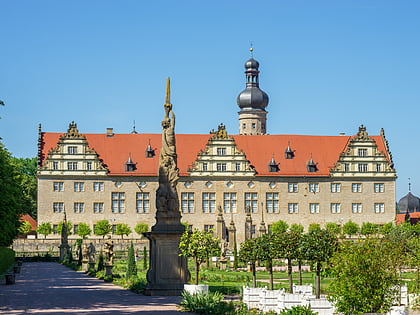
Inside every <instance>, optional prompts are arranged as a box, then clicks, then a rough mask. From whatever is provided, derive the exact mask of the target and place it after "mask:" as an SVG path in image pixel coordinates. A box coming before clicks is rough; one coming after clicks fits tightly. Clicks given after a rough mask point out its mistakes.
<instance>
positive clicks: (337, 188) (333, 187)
mask: <svg viewBox="0 0 420 315" xmlns="http://www.w3.org/2000/svg"><path fill="white" fill-rule="evenodd" d="M331 192H332V193H339V192H341V184H340V183H332V184H331Z"/></svg>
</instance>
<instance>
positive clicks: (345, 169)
mask: <svg viewBox="0 0 420 315" xmlns="http://www.w3.org/2000/svg"><path fill="white" fill-rule="evenodd" d="M349 171H350V164H349V163H344V172H349Z"/></svg>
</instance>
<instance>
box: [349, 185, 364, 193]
mask: <svg viewBox="0 0 420 315" xmlns="http://www.w3.org/2000/svg"><path fill="white" fill-rule="evenodd" d="M351 191H352V192H354V193H361V192H362V184H360V183H353V184H351Z"/></svg>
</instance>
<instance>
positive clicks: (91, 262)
mask: <svg viewBox="0 0 420 315" xmlns="http://www.w3.org/2000/svg"><path fill="white" fill-rule="evenodd" d="M88 270H95V262H94V261H90V262H89V269H88Z"/></svg>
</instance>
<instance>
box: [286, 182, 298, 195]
mask: <svg viewBox="0 0 420 315" xmlns="http://www.w3.org/2000/svg"><path fill="white" fill-rule="evenodd" d="M287 191H288V192H289V193H297V192H298V184H297V183H288V184H287Z"/></svg>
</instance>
